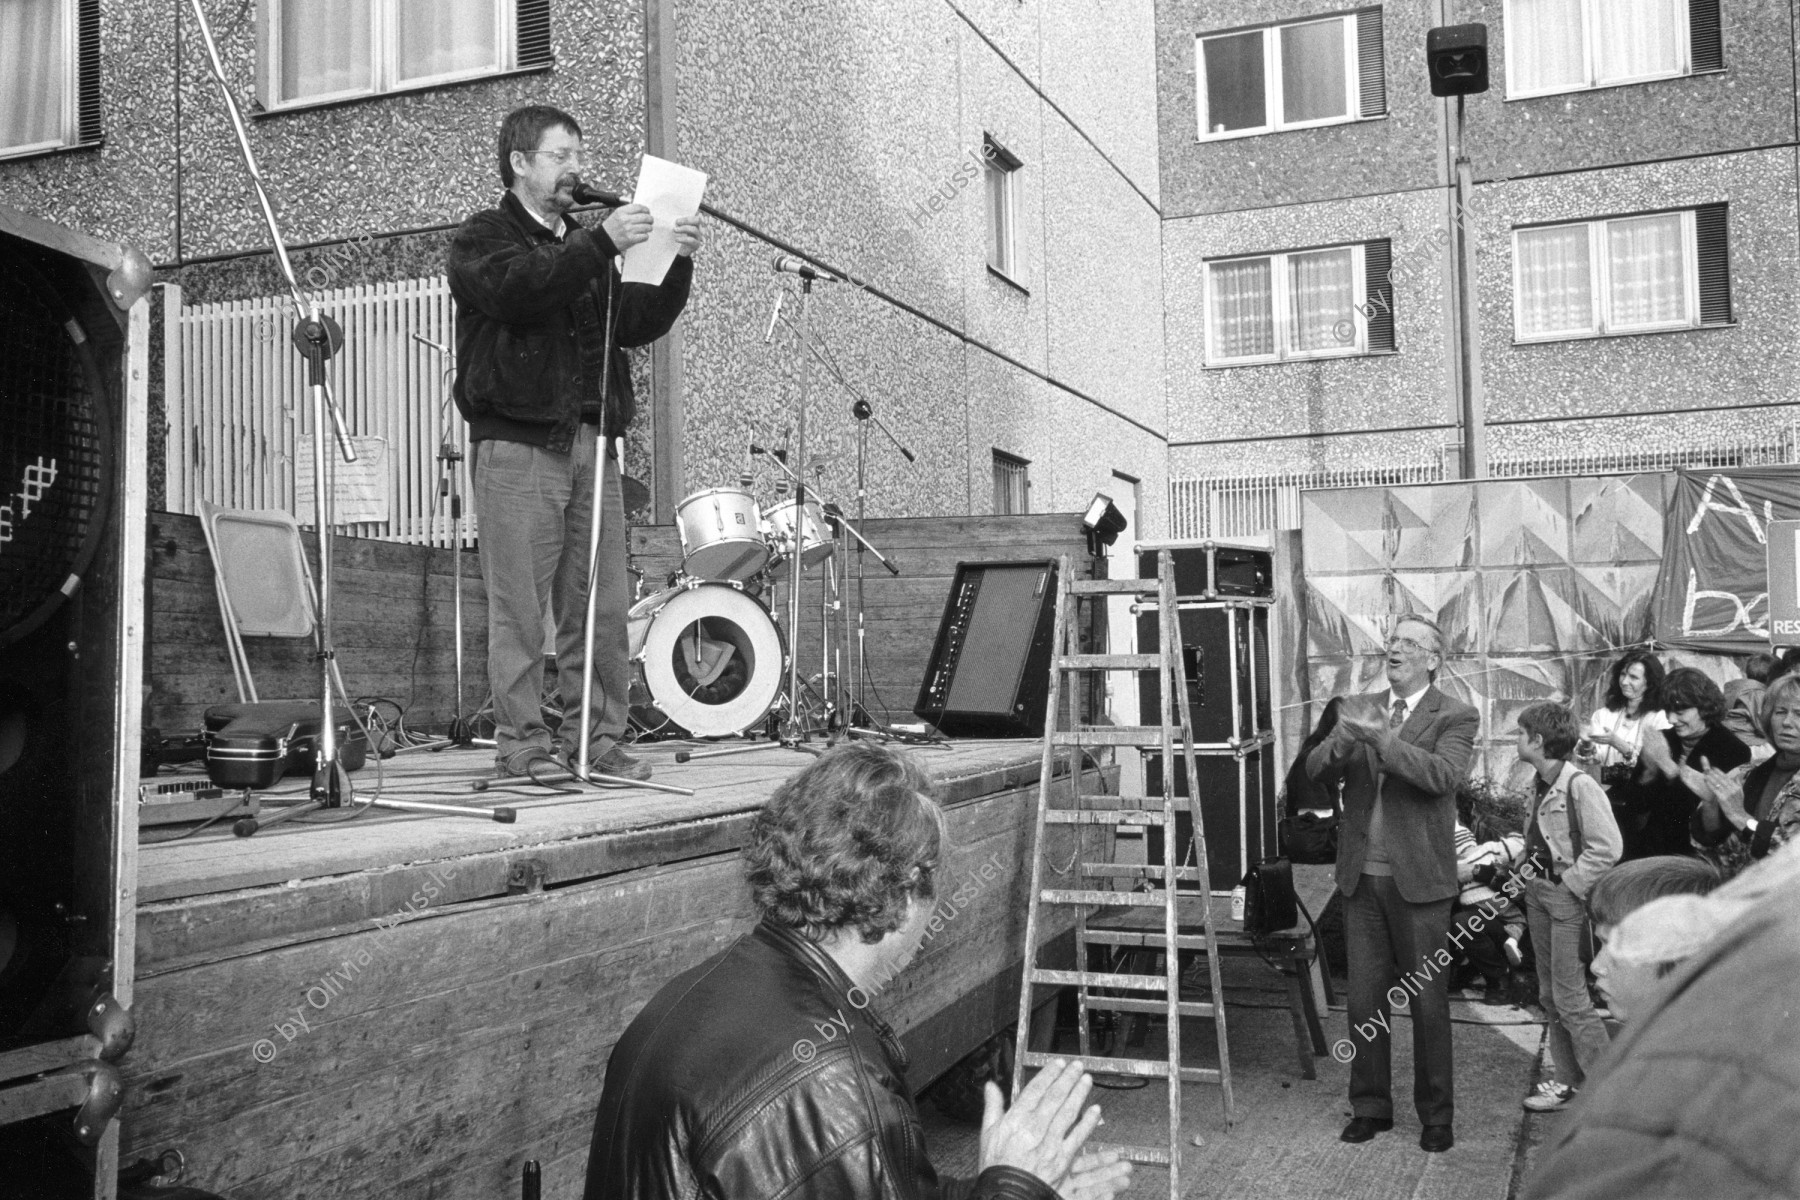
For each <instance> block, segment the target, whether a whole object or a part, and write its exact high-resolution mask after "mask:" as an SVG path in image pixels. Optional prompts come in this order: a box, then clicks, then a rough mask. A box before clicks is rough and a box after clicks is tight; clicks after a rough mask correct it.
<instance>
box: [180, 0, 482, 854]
mask: <svg viewBox="0 0 1800 1200" xmlns="http://www.w3.org/2000/svg"><path fill="white" fill-rule="evenodd" d="M192 6H193V10H194V19H195V21H196V22H197V25H198V28H199V32H200V38H201V40H202V42H203V43H204V44H205V47H206V59H207V65H208V67H209V69H210V70H211V73H212V77H213V81H214V82H215V83H217V84H218V85H219V93H220V95H221V96H223V97H224V100H225V110H226V113H227V115H228V116H229V117H230V118H231V128H232V132H233V133H234V134H235V135H236V137H237V143H238V152H239V153H240V154H241V155H242V156H243V160H244V168H245V170H246V171H247V172H248V173H249V176H250V186H251V189H252V190H253V191H254V192H255V193H256V200H257V204H258V205H259V206H260V207H261V209H262V217H263V222H264V223H265V224H266V225H267V226H268V230H269V238H270V240H271V242H272V243H273V245H274V247H275V262H276V265H277V266H279V267H280V268H281V274H282V277H283V278H284V279H285V281H286V282H287V286H288V294H289V296H290V298H291V299H292V300H293V305H294V317H295V327H294V336H293V342H294V345H295V347H296V348H297V349H298V350H299V351H300V353H301V356H302V357H303V358H305V360H306V383H307V390H308V391H309V393H310V395H311V401H312V426H313V513H314V520H315V522H316V524H317V528H318V537H319V605H318V610H319V611H318V619H317V620H316V621H315V622H314V635H313V636H314V645H315V647H316V657H317V659H318V664H319V693H320V700H319V738H318V742H317V746H318V751H317V754H318V757H317V758H316V760H315V765H314V767H313V778H312V790H311V792H310V794H309V798H308V799H307V801H306V803H304V804H298V805H295V806H294V807H292V808H289V809H286V810H284V811H283V812H281V813H280V814H279V815H277V816H275V817H272V818H270V819H269V820H266V821H260V822H257V821H253V820H252V819H251V818H245V819H244V820H243V821H240V822H238V824H237V825H236V826H235V827H234V832H236V833H237V834H238V836H240V837H249V836H250V835H251V834H254V833H256V832H257V830H259V829H266V828H268V827H269V826H270V825H274V824H277V823H278V822H281V821H286V820H291V819H292V818H294V817H298V816H301V815H303V814H305V813H309V812H314V811H316V810H318V809H321V808H341V807H343V805H344V804H345V802H346V801H350V802H354V801H355V799H356V796H355V790H354V788H353V787H352V785H351V783H350V773H349V772H348V771H347V770H345V769H344V766H343V763H342V762H341V761H340V749H341V748H340V747H339V746H338V740H337V722H336V721H335V720H334V719H333V718H334V716H335V714H334V713H333V711H332V709H333V705H332V677H333V673H334V671H335V665H336V661H337V649H336V646H335V644H334V642H333V638H332V613H331V602H332V591H333V588H332V565H333V564H332V553H331V542H332V511H331V510H332V501H333V497H332V488H333V485H334V480H333V471H332V465H331V459H330V456H329V455H328V454H327V453H326V451H325V430H326V418H327V417H329V418H330V428H331V431H332V433H333V435H335V437H336V440H337V446H338V451H339V452H340V453H341V454H342V455H343V456H344V461H345V462H355V461H356V450H355V449H354V448H353V447H352V446H351V444H350V435H349V431H348V430H346V429H345V427H344V418H343V414H342V413H341V412H339V411H338V406H337V404H336V402H335V401H334V400H333V399H332V397H331V390H330V385H329V384H328V383H327V382H326V380H325V363H326V361H327V360H328V359H329V358H330V357H331V356H332V355H333V354H335V353H336V352H337V351H338V350H340V349H342V348H343V345H344V331H343V329H342V328H341V327H340V326H339V325H338V323H337V322H336V321H334V320H332V319H331V317H329V316H327V315H325V314H324V313H323V312H322V311H321V309H320V306H319V301H318V299H317V297H314V296H309V295H307V293H306V292H305V291H304V290H303V289H302V288H301V286H300V281H299V279H298V277H297V276H296V275H295V274H294V264H293V262H292V261H291V260H290V259H289V258H288V252H287V242H286V240H285V239H284V238H283V237H282V235H281V224H280V222H278V221H277V220H276V219H275V206H274V204H273V203H272V202H271V201H270V200H269V193H268V190H267V189H266V188H265V187H264V186H263V178H262V169H261V168H260V167H259V166H258V165H257V162H256V153H255V151H253V150H252V149H251V148H250V134H249V131H248V130H247V129H246V128H245V126H244V115H243V113H242V112H241V111H239V109H238V104H237V97H236V96H235V95H234V94H233V92H232V90H231V85H230V83H229V82H227V80H226V78H225V66H224V63H223V62H222V61H221V60H220V58H219V45H218V43H217V42H216V41H214V40H213V34H212V27H211V26H210V25H208V24H207V21H206V9H205V7H204V5H202V3H201V0H192ZM364 805H365V807H367V806H375V807H380V808H386V809H393V810H396V811H399V812H430V813H444V814H452V815H456V816H469V817H478V818H480V819H482V820H491V821H500V822H503V823H504V822H510V821H512V820H513V819H514V814H513V812H512V810H511V809H493V810H488V809H469V808H462V807H459V806H456V805H446V804H426V803H421V802H415V801H405V800H382V799H370V800H367V801H365V802H364Z"/></svg>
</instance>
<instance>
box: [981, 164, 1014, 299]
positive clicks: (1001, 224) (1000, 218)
mask: <svg viewBox="0 0 1800 1200" xmlns="http://www.w3.org/2000/svg"><path fill="white" fill-rule="evenodd" d="M982 158H983V160H984V166H983V174H984V175H985V177H986V178H985V179H984V181H983V182H984V183H985V185H986V188H987V250H988V266H990V267H992V268H994V270H996V271H998V272H1000V273H1001V274H1002V275H1004V276H1006V277H1007V278H1008V279H1014V280H1016V279H1018V277H1019V269H1018V267H1019V256H1018V237H1017V231H1018V214H1019V167H1020V166H1021V165H1023V164H1021V163H1020V161H1019V160H1018V159H1017V158H1016V157H1014V156H1013V155H1012V154H1009V153H1008V152H1007V151H1006V148H1005V147H1003V146H1001V145H1000V143H999V142H996V141H995V140H994V139H993V138H991V137H989V138H985V139H983V145H982Z"/></svg>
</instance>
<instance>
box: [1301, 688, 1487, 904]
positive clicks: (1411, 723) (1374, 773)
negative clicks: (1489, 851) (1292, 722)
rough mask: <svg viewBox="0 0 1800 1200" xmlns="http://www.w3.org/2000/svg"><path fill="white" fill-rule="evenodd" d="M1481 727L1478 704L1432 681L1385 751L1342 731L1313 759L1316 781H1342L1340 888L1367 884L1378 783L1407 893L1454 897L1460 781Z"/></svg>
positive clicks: (1424, 900)
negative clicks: (1364, 880)
mask: <svg viewBox="0 0 1800 1200" xmlns="http://www.w3.org/2000/svg"><path fill="white" fill-rule="evenodd" d="M1384 694H1385V693H1384ZM1480 727H1481V717H1480V716H1479V715H1478V714H1477V713H1476V712H1475V710H1474V709H1473V708H1470V707H1469V706H1468V705H1467V704H1464V703H1462V702H1461V701H1460V700H1453V699H1451V698H1450V697H1449V696H1446V695H1444V693H1442V692H1440V691H1438V689H1437V685H1435V684H1433V685H1432V686H1431V687H1428V688H1426V689H1425V694H1424V695H1423V696H1421V697H1420V698H1419V703H1418V705H1417V707H1415V708H1414V709H1413V711H1412V712H1410V713H1408V714H1407V717H1406V724H1404V725H1402V726H1401V727H1400V730H1399V732H1398V733H1397V734H1395V736H1394V737H1393V738H1391V739H1389V741H1388V744H1387V749H1386V750H1385V752H1378V751H1377V750H1376V749H1375V747H1373V746H1371V745H1369V744H1368V743H1366V742H1359V741H1356V740H1354V739H1352V738H1351V737H1350V736H1349V734H1348V733H1345V732H1340V733H1335V734H1334V735H1333V736H1332V737H1331V738H1330V739H1328V740H1327V741H1326V742H1325V743H1324V744H1323V745H1320V746H1318V747H1316V748H1315V749H1314V750H1313V752H1312V753H1311V754H1309V755H1308V756H1307V760H1306V771H1307V774H1308V775H1310V776H1312V778H1313V779H1314V780H1315V781H1316V782H1318V783H1320V784H1326V783H1328V782H1329V781H1331V780H1332V779H1334V778H1342V780H1343V783H1344V817H1343V823H1342V825H1341V826H1340V827H1339V837H1338V857H1337V882H1338V890H1339V891H1341V892H1342V893H1343V894H1344V895H1346V896H1351V895H1354V894H1355V893H1356V888H1357V885H1358V884H1359V883H1360V882H1361V881H1362V869H1363V862H1364V861H1365V860H1366V859H1367V857H1368V852H1369V819H1370V817H1371V816H1372V815H1373V813H1374V810H1375V788H1376V784H1377V783H1378V782H1379V783H1380V784H1381V795H1382V811H1383V816H1384V828H1385V829H1386V830H1387V840H1388V846H1387V853H1388V861H1389V863H1391V864H1392V866H1393V870H1394V886H1395V888H1396V889H1398V890H1399V892H1400V895H1401V897H1402V898H1403V899H1405V900H1407V901H1408V902H1410V903H1413V904H1428V903H1430V902H1432V901H1434V900H1447V899H1449V898H1450V897H1452V896H1455V895H1456V893H1457V884H1456V786H1457V784H1459V783H1461V782H1462V781H1463V780H1464V779H1465V778H1466V777H1467V776H1468V773H1469V759H1470V757H1471V756H1472V755H1473V754H1474V752H1475V733H1476V731H1477V730H1478V729H1479V728H1480ZM1339 729H1340V730H1342V729H1343V726H1342V725H1340V726H1339Z"/></svg>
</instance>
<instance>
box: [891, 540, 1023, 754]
mask: <svg viewBox="0 0 1800 1200" xmlns="http://www.w3.org/2000/svg"><path fill="white" fill-rule="evenodd" d="M1055 616H1056V563H1055V562H1054V561H1045V562H1022V563H958V564H957V566H956V578H955V581H954V582H953V583H952V584H951V587H950V598H949V600H948V601H947V602H946V603H945V605H944V617H943V620H942V621H941V622H939V624H938V634H937V641H936V642H935V643H934V644H933V646H932V649H931V658H930V660H929V661H928V662H927V663H926V666H925V682H924V683H923V684H922V685H921V686H920V688H919V700H918V703H917V704H915V705H914V706H913V711H914V712H915V713H917V714H918V715H919V716H920V717H923V718H924V719H925V720H927V721H930V722H931V723H932V724H933V725H936V726H937V727H938V729H939V730H940V731H942V732H943V733H946V734H949V735H951V736H952V737H1038V736H1040V735H1041V734H1042V733H1043V732H1044V709H1045V707H1046V702H1047V699H1048V697H1049V689H1050V638H1051V634H1052V632H1053V630H1054V623H1055Z"/></svg>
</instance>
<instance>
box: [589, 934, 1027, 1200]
mask: <svg viewBox="0 0 1800 1200" xmlns="http://www.w3.org/2000/svg"><path fill="white" fill-rule="evenodd" d="M853 996H854V997H855V998H856V999H859V1000H862V1001H863V1004H864V1006H863V1007H860V1008H859V1007H858V1006H857V1005H856V1004H853V1003H852V997H853ZM905 1070H906V1055H905V1052H904V1051H903V1050H902V1049H901V1047H900V1043H899V1041H898V1040H897V1039H896V1038H895V1037H894V1033H893V1031H892V1030H891V1029H890V1028H888V1025H887V1022H885V1021H883V1020H882V1019H881V1018H880V1017H879V1016H878V1015H876V1014H875V1012H874V1011H873V1010H872V1009H870V1008H868V1007H867V999H866V997H864V996H863V994H862V992H861V991H860V990H858V989H854V988H853V987H852V985H851V983H850V980H849V979H848V978H846V977H845V975H844V973H843V972H842V971H841V970H840V969H839V968H838V966H837V964H836V963H834V962H833V961H832V960H831V959H830V958H829V957H828V956H827V955H826V954H825V953H823V952H822V951H821V950H819V948H818V947H817V946H814V945H813V944H812V943H811V942H808V941H807V940H806V939H804V938H802V937H800V936H799V935H798V934H796V933H794V932H793V931H792V930H789V929H786V928H783V927H781V926H777V925H771V924H768V923H766V922H765V923H764V924H761V925H758V926H757V927H756V928H755V929H754V930H752V931H751V932H750V933H748V934H745V935H744V936H743V937H742V938H740V939H739V940H738V941H737V943H736V944H735V945H733V946H732V947H731V948H730V949H728V950H726V951H725V952H724V953H722V954H719V955H717V956H715V957H713V958H711V959H709V960H708V961H706V962H704V963H702V964H701V965H700V966H698V967H695V968H694V969H693V970H691V971H688V972H687V973H686V974H684V975H681V976H679V977H677V978H676V979H674V980H672V981H671V982H670V983H668V984H667V985H666V986H664V987H663V989H662V990H661V991H660V992H658V993H657V994H656V997H655V998H654V999H653V1000H651V1001H650V1003H649V1004H648V1005H647V1006H646V1007H645V1008H644V1010H643V1011H642V1012H641V1013H639V1014H638V1016H637V1019H636V1020H634V1021H632V1023H631V1026H630V1027H629V1028H628V1029H626V1031H625V1034H624V1036H623V1037H621V1038H620V1039H619V1042H618V1044H617V1045H616V1046H614V1047H613V1052H612V1059H611V1061H610V1062H609V1063H608V1064H607V1069H606V1087H605V1090H604V1091H603V1092H602V1094H601V1096H600V1112H599V1115H598V1116H597V1117H596V1119H595V1122H594V1140H593V1145H592V1147H591V1148H590V1149H589V1151H588V1173H587V1190H586V1192H585V1193H584V1195H585V1198H586V1200H673V1198H676V1197H679V1198H681V1200H688V1198H689V1197H709V1198H714V1200H753V1198H754V1200H775V1198H780V1200H940V1198H950V1197H967V1198H968V1200H1054V1197H1055V1192H1053V1191H1052V1190H1051V1189H1050V1188H1049V1187H1048V1186H1047V1185H1046V1184H1044V1183H1043V1182H1042V1181H1040V1180H1039V1179H1038V1178H1037V1177H1036V1176H1034V1175H1031V1174H1029V1173H1028V1172H1025V1171H1018V1170H1014V1169H1012V1168H1010V1167H989V1168H988V1169H987V1170H985V1171H983V1172H982V1173H981V1178H980V1179H978V1180H976V1181H975V1182H974V1183H973V1184H969V1183H966V1182H955V1181H943V1182H940V1181H939V1179H938V1177H937V1173H936V1172H935V1171H934V1170H932V1167H931V1163H930V1162H929V1161H928V1160H927V1159H926V1157H925V1140H924V1136H923V1132H922V1130H921V1129H920V1126H919V1116H918V1112H917V1110H916V1109H915V1108H914V1107H913V1102H912V1095H911V1093H910V1092H909V1091H908V1090H907V1087H906V1081H905V1075H904V1072H905Z"/></svg>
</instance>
